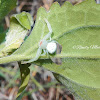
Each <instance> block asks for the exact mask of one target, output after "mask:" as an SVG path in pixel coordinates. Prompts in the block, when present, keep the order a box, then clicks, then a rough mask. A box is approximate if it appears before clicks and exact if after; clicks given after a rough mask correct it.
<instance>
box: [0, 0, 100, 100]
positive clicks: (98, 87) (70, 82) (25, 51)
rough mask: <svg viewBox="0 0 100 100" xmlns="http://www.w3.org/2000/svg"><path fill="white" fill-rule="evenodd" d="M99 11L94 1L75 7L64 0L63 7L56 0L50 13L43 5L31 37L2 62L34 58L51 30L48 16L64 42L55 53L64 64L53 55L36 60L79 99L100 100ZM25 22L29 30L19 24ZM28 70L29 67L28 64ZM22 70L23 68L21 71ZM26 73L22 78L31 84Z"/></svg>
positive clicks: (89, 0) (58, 38) (58, 37)
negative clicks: (59, 62) (58, 51)
mask: <svg viewBox="0 0 100 100" xmlns="http://www.w3.org/2000/svg"><path fill="white" fill-rule="evenodd" d="M99 12H100V5H97V4H96V2H95V0H85V1H84V2H82V3H80V4H77V5H74V6H73V5H71V3H69V2H65V4H64V5H63V6H62V7H60V6H59V4H58V3H54V4H53V5H52V6H51V8H50V11H49V12H47V11H45V9H44V8H42V7H41V8H40V9H39V10H38V13H37V20H36V24H35V26H34V29H33V30H32V32H31V34H30V36H29V37H28V38H27V39H26V41H25V42H24V43H23V44H22V46H21V47H20V48H19V49H17V50H16V51H15V52H14V53H13V54H12V55H10V56H6V57H2V58H0V63H8V62H12V61H21V60H28V59H32V58H34V57H35V56H36V53H37V49H38V43H39V41H40V39H42V38H43V37H44V36H45V35H46V34H47V33H48V32H49V31H48V28H47V25H46V23H45V21H44V18H46V19H47V20H48V21H49V23H50V24H51V27H52V30H53V34H52V39H55V40H56V41H57V42H58V43H59V44H61V45H62V53H61V54H59V55H55V56H54V57H59V58H62V65H56V64H55V63H53V62H52V61H51V60H50V57H52V56H50V57H49V58H48V57H47V56H44V57H41V59H39V60H38V61H37V62H34V63H35V64H37V65H40V66H43V67H44V68H46V69H48V70H50V71H52V72H54V73H56V74H55V77H56V78H57V79H58V80H59V81H61V82H62V83H63V84H65V85H66V86H67V87H68V88H69V89H71V91H72V92H74V93H75V95H76V98H78V99H86V100H91V99H93V100H99V98H100V80H99V79H100V68H99V67H100V35H99V34H100V17H99V16H100V13H99ZM18 16H19V15H18ZM18 18H19V17H18ZM19 19H22V18H21V17H20V18H19ZM29 22H31V21H29ZM23 23H24V25H23V26H24V28H27V29H28V28H29V27H28V26H27V24H26V22H24V21H22V22H21V23H20V24H23ZM29 25H30V24H29ZM29 29H30V28H29ZM45 58H46V59H47V60H46V59H45ZM42 59H43V60H42ZM23 66H24V65H23ZM27 70H29V69H28V67H27ZM23 72H24V71H23V70H22V72H21V73H23ZM28 73H29V72H28ZM27 76H28V74H24V79H25V81H23V79H22V84H25V85H24V86H26V85H27V84H28V80H29V79H28V80H26V78H27ZM22 90H23V89H22ZM79 96H80V97H79Z"/></svg>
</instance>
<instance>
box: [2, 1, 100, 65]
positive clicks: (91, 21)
mask: <svg viewBox="0 0 100 100" xmlns="http://www.w3.org/2000/svg"><path fill="white" fill-rule="evenodd" d="M99 11H100V5H98V4H96V2H95V1H94V0H85V1H84V2H82V3H81V4H78V5H75V6H73V5H72V4H71V3H69V2H65V4H64V5H63V6H62V7H60V6H59V4H58V3H54V4H53V5H52V6H51V9H50V11H49V12H46V11H45V9H44V8H42V7H41V8H40V9H39V10H38V13H37V20H36V24H35V26H34V29H33V30H32V32H31V35H30V36H29V37H28V38H27V40H26V41H25V42H24V43H23V45H22V46H21V47H20V48H19V49H18V50H17V51H16V52H15V53H14V54H13V55H11V56H9V57H6V58H5V57H4V58H2V59H0V62H1V63H6V62H11V61H20V60H25V59H32V58H34V57H35V56H36V52H37V49H38V43H39V41H40V39H42V38H43V36H45V35H46V34H47V33H48V32H49V31H48V28H47V25H46V23H45V21H44V18H46V19H47V20H48V21H49V23H50V24H51V27H52V30H53V34H52V35H53V36H52V39H56V40H57V38H58V37H60V36H61V35H63V33H65V32H69V31H71V30H73V29H77V28H80V27H86V26H88V27H89V26H96V27H98V26H99V25H100V17H99ZM87 34H88V33H87ZM87 34H86V35H87ZM86 35H85V34H84V36H86ZM80 37H82V36H80ZM71 38H72V39H73V38H74V37H71ZM73 40H74V39H73ZM69 45H70V44H69ZM63 48H65V47H63ZM74 51H75V50H73V52H74ZM62 52H63V51H62ZM69 52H70V51H69ZM93 52H94V51H93ZM66 53H67V52H66ZM77 54H78V53H77ZM69 55H71V56H73V55H72V53H71V54H69ZM63 56H64V55H63ZM63 56H62V57H63ZM66 56H67V55H66ZM76 56H77V57H78V55H75V57H76ZM86 56H87V55H86ZM73 57H74V56H73ZM90 57H91V56H90ZM46 58H47V57H46ZM8 59H9V60H8Z"/></svg>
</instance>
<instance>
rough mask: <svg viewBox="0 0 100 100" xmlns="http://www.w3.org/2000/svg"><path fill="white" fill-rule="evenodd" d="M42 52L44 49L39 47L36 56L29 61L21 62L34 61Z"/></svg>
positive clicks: (23, 62)
mask: <svg viewBox="0 0 100 100" xmlns="http://www.w3.org/2000/svg"><path fill="white" fill-rule="evenodd" d="M41 53H42V49H41V48H38V50H37V54H36V56H35V58H33V59H31V60H29V61H22V62H21V64H26V63H31V62H34V61H36V60H38V58H39V57H40V56H41Z"/></svg>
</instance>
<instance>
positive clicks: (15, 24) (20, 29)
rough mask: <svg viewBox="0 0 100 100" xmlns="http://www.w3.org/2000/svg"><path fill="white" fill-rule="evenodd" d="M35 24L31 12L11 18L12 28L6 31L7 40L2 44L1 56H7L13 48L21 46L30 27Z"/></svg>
mask: <svg viewBox="0 0 100 100" xmlns="http://www.w3.org/2000/svg"><path fill="white" fill-rule="evenodd" d="M32 24H33V21H32V17H31V15H30V14H29V13H26V12H22V13H20V14H15V15H13V16H12V17H11V19H10V28H9V31H8V32H7V33H6V40H5V42H4V43H3V46H1V48H0V49H1V50H0V56H1V57H2V56H7V55H8V53H9V52H12V50H13V49H17V48H19V47H20V45H21V44H22V42H23V41H24V38H25V36H26V34H27V32H28V30H29V29H31V26H32Z"/></svg>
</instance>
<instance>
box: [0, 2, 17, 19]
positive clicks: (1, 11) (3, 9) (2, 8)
mask: <svg viewBox="0 0 100 100" xmlns="http://www.w3.org/2000/svg"><path fill="white" fill-rule="evenodd" d="M16 3H17V0H0V21H1V20H2V19H3V18H4V16H6V15H7V14H8V13H9V12H10V11H11V10H12V9H13V8H14V7H15V6H16Z"/></svg>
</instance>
